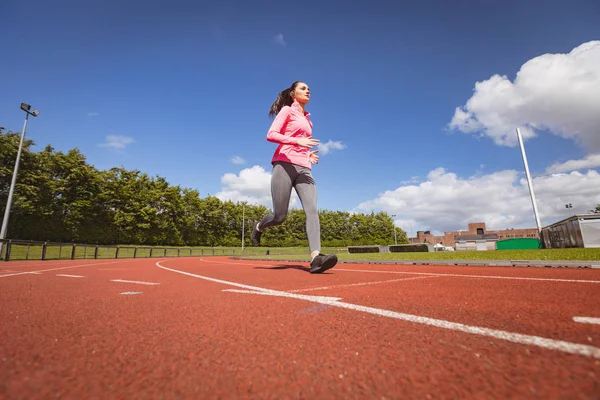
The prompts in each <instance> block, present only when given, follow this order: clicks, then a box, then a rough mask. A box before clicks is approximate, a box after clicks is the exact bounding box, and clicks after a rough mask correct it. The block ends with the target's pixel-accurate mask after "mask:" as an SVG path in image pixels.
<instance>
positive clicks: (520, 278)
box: [200, 259, 600, 283]
mask: <svg viewBox="0 0 600 400" xmlns="http://www.w3.org/2000/svg"><path fill="white" fill-rule="evenodd" d="M200 261H204V262H208V263H216V264H228V265H251V266H263V267H277V265H268V264H267V265H265V264H250V263H233V262H226V261H212V260H204V259H200ZM281 261H282V262H286V261H285V260H281ZM331 271H332V272H335V271H346V272H368V273H376V274H404V275H430V276H451V277H460V278H489V279H513V280H518V281H521V280H522V281H550V282H573V283H600V280H599V281H593V280H583V279H560V278H527V277H521V276H500V275H472V274H444V273H433V272H409V271H381V270H367V269H349V268H338V267H335V268H333V269H332V270H331Z"/></svg>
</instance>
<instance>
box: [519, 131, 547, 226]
mask: <svg viewBox="0 0 600 400" xmlns="http://www.w3.org/2000/svg"><path fill="white" fill-rule="evenodd" d="M517 138H518V139H519V146H521V155H522V156H523V165H525V174H526V175H527V184H528V185H529V195H530V196H531V204H532V205H533V215H534V216H535V223H536V224H537V230H538V234H539V235H540V237H541V234H542V225H541V224H540V217H539V215H538V209H537V204H536V201H535V193H534V192H533V182H532V181H531V175H530V174H529V165H528V164H527V155H526V154H525V147H524V146H523V138H522V137H521V131H520V130H519V128H517Z"/></svg>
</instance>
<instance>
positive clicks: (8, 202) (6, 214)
mask: <svg viewBox="0 0 600 400" xmlns="http://www.w3.org/2000/svg"><path fill="white" fill-rule="evenodd" d="M28 119H29V113H26V116H25V123H24V124H23V132H22V133H21V141H20V142H19V150H18V151H17V160H16V161H15V168H14V169H13V176H12V181H11V182H10V189H9V191H8V199H6V209H5V210H4V219H3V220H2V230H0V239H6V231H7V230H8V217H9V216H10V209H11V205H12V198H13V193H14V191H15V184H16V183H17V173H18V171H19V161H20V159H21V149H22V148H23V139H25V132H26V131H27V120H28ZM2 245H3V242H0V256H2Z"/></svg>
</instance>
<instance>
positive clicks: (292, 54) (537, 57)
mask: <svg viewBox="0 0 600 400" xmlns="http://www.w3.org/2000/svg"><path fill="white" fill-rule="evenodd" d="M12 3H13V4H5V3H3V5H2V6H1V10H0V11H1V12H0V22H1V24H2V25H1V26H2V28H3V29H2V30H3V33H2V35H1V36H0V50H1V54H2V55H3V62H2V63H1V64H0V77H1V78H0V93H2V96H0V126H4V127H5V128H6V129H10V130H13V131H20V130H21V129H22V124H23V117H24V115H23V112H21V111H20V110H19V105H20V103H21V102H26V103H29V104H31V105H32V106H33V107H34V108H37V109H39V110H40V116H39V117H37V118H36V119H34V120H31V121H30V124H29V126H28V131H27V136H28V138H29V139H33V140H34V141H35V142H36V144H37V145H38V149H39V148H42V147H44V146H45V145H46V144H51V145H52V146H53V147H54V148H55V149H56V150H59V151H67V150H69V149H71V148H74V147H77V148H79V149H80V150H81V151H82V152H83V153H84V154H85V155H86V157H87V160H88V162H89V163H90V164H93V165H94V166H96V167H97V168H99V169H108V168H111V167H113V166H123V167H125V168H127V169H139V170H141V171H143V172H147V173H149V174H150V175H160V176H163V177H165V178H166V179H167V180H168V181H169V182H170V183H171V184H174V185H181V186H184V187H190V188H196V189H198V190H199V191H200V194H201V196H202V197H204V196H206V195H208V194H211V195H218V196H219V197H221V198H223V199H232V200H248V201H251V202H254V203H262V204H265V205H266V206H268V207H270V206H271V203H270V197H269V193H270V191H269V175H270V171H271V165H270V160H271V156H272V154H273V151H274V150H275V147H276V145H274V144H272V143H268V142H267V141H266V140H265V136H266V132H267V129H268V128H269V125H270V123H271V120H270V119H269V118H268V116H267V112H268V109H269V107H270V105H271V103H272V102H273V101H274V100H275V97H276V95H277V93H278V92H279V91H281V90H283V89H284V88H286V87H288V86H289V85H290V84H291V83H292V82H293V81H295V80H303V81H305V82H307V83H308V84H309V86H310V87H311V94H312V96H311V97H312V98H311V102H310V104H309V105H308V107H307V109H308V110H309V111H310V112H311V117H312V120H313V123H314V128H313V135H314V137H315V138H317V139H320V140H321V143H323V144H325V143H330V144H331V146H330V147H329V149H330V151H327V148H322V149H321V150H322V151H321V153H320V154H321V158H320V163H319V165H317V166H315V167H314V169H313V172H314V176H315V179H316V181H317V185H318V195H319V207H320V208H322V209H329V210H344V211H358V212H370V211H376V212H377V211H387V212H389V213H390V214H394V215H396V220H397V221H396V222H397V225H398V226H400V227H402V228H404V229H405V230H407V231H410V232H412V233H413V234H414V232H415V231H416V230H417V229H420V230H432V231H434V232H443V231H450V230H456V229H464V228H466V223H467V222H470V221H471V222H472V221H484V222H486V223H487V224H488V228H490V229H504V228H516V227H535V220H534V218H533V213H532V208H531V202H530V198H529V193H528V191H527V186H526V183H525V182H524V181H522V180H521V178H523V177H524V174H523V163H522V159H521V153H520V150H519V147H518V146H515V143H516V137H515V134H514V129H515V128H516V127H519V126H520V127H521V128H522V129H523V132H524V135H525V137H526V139H527V140H526V142H525V145H526V150H527V156H528V160H529V166H530V169H531V171H532V173H534V174H536V178H535V179H534V188H536V196H537V197H538V201H539V204H538V207H539V208H540V214H541V215H540V216H541V219H542V222H543V225H545V224H549V223H552V222H555V221H556V220H558V219H562V218H564V217H567V216H569V215H571V214H572V213H574V212H584V211H586V210H589V209H590V208H591V207H592V206H594V205H595V204H598V203H600V195H599V192H600V191H598V190H597V189H596V190H594V189H593V188H594V186H595V185H596V184H597V186H595V187H600V177H599V174H598V171H600V168H599V167H600V140H599V139H598V138H599V137H600V128H598V127H599V126H600V124H598V122H600V121H599V117H598V115H600V111H598V110H600V98H599V96H600V94H599V93H600V90H597V89H599V88H600V73H599V72H598V71H600V55H599V54H600V45H597V43H596V42H594V41H597V40H600V3H598V2H597V1H592V0H589V1H585V0H582V1H572V2H570V3H568V4H567V3H566V2H564V1H554V0H550V1H538V0H531V1H493V0H471V1H467V0H464V1H454V2H444V1H397V2H391V1H390V2H383V1H382V2H379V1H375V2H357V4H356V5H355V6H354V5H349V3H348V2H327V1H319V2H312V1H305V2H300V3H298V2H275V1H260V2H245V1H220V2H204V1H196V2H194V1H182V0H171V1H153V0H149V1H145V2H141V1H128V2H123V1H114V0H105V1H94V0H89V1H86V2H79V1H60V0H59V1H55V2H47V1H39V0H34V1H30V2H27V3H23V2H12ZM251 3H252V4H251ZM580 46H584V47H583V48H580V49H582V51H579V52H577V54H571V52H572V51H573V50H574V49H576V48H578V47H580ZM583 50H585V51H583ZM519 71H521V72H522V73H521V75H522V76H523V78H522V79H521V78H519V79H520V80H519V81H518V82H517V76H518V75H517V74H518V73H519ZM495 76H496V78H494V77H495ZM477 82H481V83H483V85H480V87H479V89H477V90H476V83H477ZM467 102H469V103H467ZM457 108H459V109H460V110H462V114H461V113H458V112H457ZM459 114H460V115H459ZM452 122H454V124H451V123H452ZM507 132H508V136H507ZM534 134H535V135H536V136H535V137H533V135H534ZM233 157H237V159H238V160H239V162H240V163H239V164H238V163H234V162H232V158H233ZM242 161H243V162H242ZM569 161H570V163H568V164H565V163H567V162H569ZM553 165H554V167H553ZM550 173H552V174H550ZM538 175H541V176H538ZM538 191H539V193H538ZM565 202H571V203H573V207H574V208H573V209H572V210H565V209H564V203H565ZM298 204H299V203H298V202H297V200H295V202H294V203H293V204H292V206H298ZM410 232H409V233H410Z"/></svg>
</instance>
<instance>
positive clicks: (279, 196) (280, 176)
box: [258, 163, 296, 231]
mask: <svg viewBox="0 0 600 400" xmlns="http://www.w3.org/2000/svg"><path fill="white" fill-rule="evenodd" d="M294 175H296V171H295V169H294V167H293V166H292V165H291V164H285V163H276V164H275V166H274V167H273V174H272V175H271V196H272V198H273V213H272V214H268V215H265V216H264V218H263V219H262V221H260V223H259V224H258V229H259V230H260V231H262V230H264V229H265V228H267V227H269V226H275V225H280V224H281V223H283V221H284V220H285V217H286V216H287V212H288V208H289V205H290V197H291V195H292V183H293V181H294V178H295V176H294Z"/></svg>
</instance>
